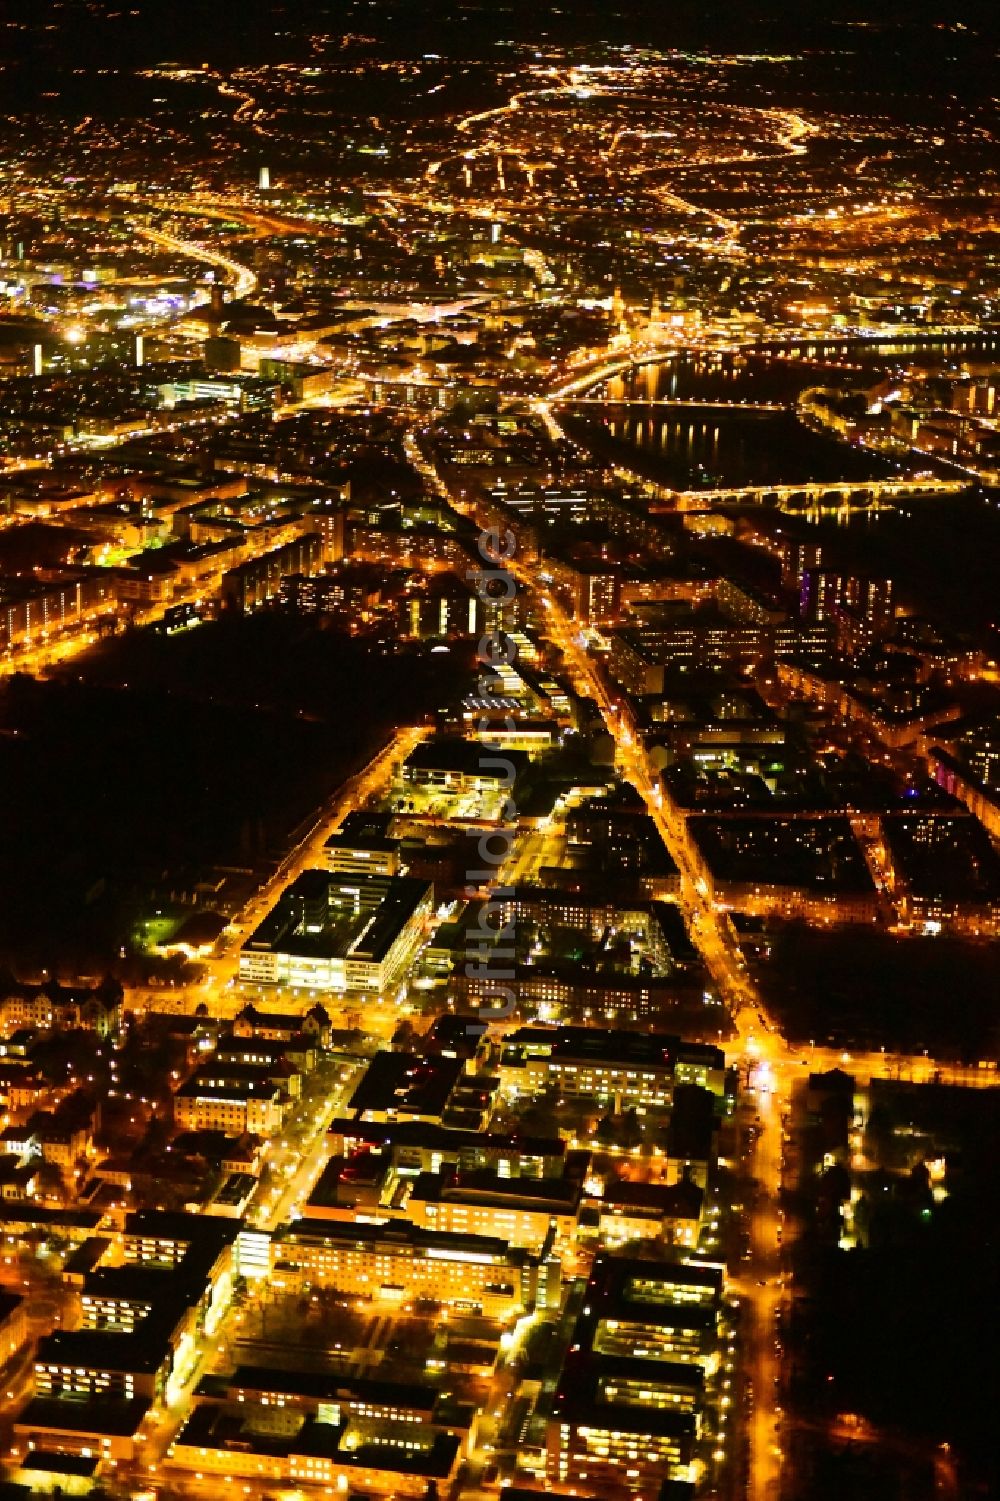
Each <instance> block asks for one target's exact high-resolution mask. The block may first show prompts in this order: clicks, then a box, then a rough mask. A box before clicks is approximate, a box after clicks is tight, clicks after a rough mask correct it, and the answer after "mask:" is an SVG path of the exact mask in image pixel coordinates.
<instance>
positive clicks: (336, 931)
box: [240, 870, 434, 993]
mask: <svg viewBox="0 0 1000 1501" xmlns="http://www.w3.org/2000/svg"><path fill="white" fill-rule="evenodd" d="M433 907H434V887H433V886H432V885H431V884H430V883H429V882H427V881H420V880H417V879H416V878H414V877H411V876H393V877H381V876H374V875H369V876H365V875H354V876H350V877H346V876H336V875H332V874H328V873H327V872H326V871H322V870H306V871H303V873H302V874H301V875H300V876H299V877H298V879H297V880H295V881H293V882H292V884H291V886H289V887H288V889H287V891H285V892H284V893H283V894H282V896H281V897H279V899H278V901H277V903H276V904H275V906H274V907H273V908H272V909H271V911H270V912H269V913H268V915H267V917H265V919H264V921H263V922H262V923H261V924H260V926H259V927H258V928H257V929H256V931H255V932H254V933H253V934H252V935H251V937H250V938H249V939H248V940H247V942H246V944H245V945H244V947H243V950H242V952H241V953H240V981H241V982H242V983H244V984H250V985H292V986H297V987H298V986H301V987H304V988H305V989H308V990H336V991H366V992H369V993H371V992H379V993H381V992H383V991H385V990H386V989H388V988H389V986H391V985H392V984H393V983H394V982H395V981H396V980H397V979H398V978H399V976H400V974H401V973H402V971H403V969H404V968H405V967H406V965H407V964H408V963H409V962H410V960H411V959H412V957H413V954H414V953H415V951H416V948H417V946H418V944H419V943H420V940H421V937H422V936H423V932H424V928H425V925H426V923H427V921H428V919H429V918H430V916H431V913H432V911H433Z"/></svg>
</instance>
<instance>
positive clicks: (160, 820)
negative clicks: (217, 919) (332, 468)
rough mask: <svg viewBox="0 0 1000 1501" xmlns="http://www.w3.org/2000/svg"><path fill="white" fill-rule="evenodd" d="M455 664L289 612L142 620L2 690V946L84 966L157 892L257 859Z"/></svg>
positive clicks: (443, 682)
mask: <svg viewBox="0 0 1000 1501" xmlns="http://www.w3.org/2000/svg"><path fill="white" fill-rule="evenodd" d="M463 681H464V678H463V673H462V669H461V665H460V663H459V661H458V659H457V657H456V655H455V654H452V655H448V656H445V655H440V656H417V655H409V654H400V655H398V656H396V657H389V656H385V655H382V654H381V652H380V651H379V649H378V648H377V647H375V646H372V645H370V644H366V643H362V642H360V641H356V640H351V639H349V638H346V637H342V636H338V635H335V634H333V633H332V632H328V631H324V630H321V629H319V628H317V627H316V626H315V625H312V624H309V623H303V622H301V621H295V620H291V619H288V618H285V617H283V616H278V615H267V616H258V617H255V618H252V619H247V620H242V619H241V620H232V621H222V622H218V623H216V624H212V625H206V626H202V627H200V628H198V629H196V630H193V631H189V632H187V633H185V634H182V635H179V636H174V637H165V636H158V635H154V634H153V633H151V632H142V633H137V634H135V635H132V636H129V637H124V638H121V639H119V640H116V641H113V642H110V643H108V644H107V645H105V646H103V647H101V648H99V649H98V650H96V651H94V652H93V653H91V654H90V656H89V657H88V658H87V659H85V660H81V661H78V662H77V663H75V664H74V670H73V676H72V677H70V676H69V675H68V674H67V675H65V676H64V677H63V678H62V679H61V680H59V681H51V682H35V681H32V680H29V679H23V678H15V679H14V680H12V681H11V682H10V683H9V684H8V685H7V686H6V687H5V689H4V690H3V692H2V694H0V731H2V733H0V785H3V786H4V787H5V788H7V789H12V788H16V789H17V792H16V795H12V794H11V793H10V792H9V791H8V794H7V796H6V797H5V799H4V802H5V809H4V816H3V846H4V854H5V859H4V861H3V862H2V865H0V962H2V963H7V964H10V965H11V966H12V967H13V968H14V969H15V970H16V971H17V972H19V973H23V974H24V975H25V976H30V975H32V974H34V973H35V972H37V971H38V970H39V969H40V968H42V967H46V968H48V969H49V970H51V971H56V972H60V973H65V974H66V975H67V976H70V975H73V974H76V973H91V972H94V971H96V970H101V969H105V968H107V967H108V966H109V965H110V964H111V963H112V962H113V961H116V960H117V959H119V958H120V957H121V955H120V950H121V947H122V945H123V944H125V943H127V940H128V935H129V933H130V931H131V926H132V923H133V921H134V920H135V917H136V916H137V915H138V913H139V912H140V911H141V910H142V909H143V908H144V906H147V905H148V902H149V899H150V896H151V895H152V894H153V893H154V891H155V892H159V891H162V890H164V889H170V887H171V886H172V885H177V886H178V887H181V886H183V885H185V884H187V885H190V884H192V883H193V882H195V881H196V880H198V879H200V878H201V877H202V876H204V874H205V873H206V872H208V871H210V870H212V869H213V868H216V867H235V868H238V869H243V870H247V869H249V868H251V867H253V868H264V867H266V866H267V865H268V863H269V862H271V861H273V860H274V859H275V858H276V857H277V856H279V855H280V853H281V852H282V850H283V849H284V848H285V846H286V845H287V843H288V841H289V837H290V835H291V834H292V832H293V830H295V828H296V827H297V826H298V825H299V824H300V823H301V822H302V821H303V819H305V818H306V817H307V816H308V815H309V814H310V812H311V811H312V810H313V809H314V808H316V806H317V805H318V804H319V803H321V802H322V801H323V800H324V799H325V798H326V797H328V796H329V795H330V793H331V792H332V791H333V790H334V788H335V787H336V786H337V785H338V783H340V782H341V781H342V780H343V779H344V777H345V776H347V775H348V774H349V773H350V772H351V770H352V769H354V768H355V767H357V766H359V765H361V764H363V763H364V761H365V760H366V759H367V758H368V756H370V755H371V754H372V753H373V752H374V750H376V749H377V748H378V746H379V744H381V743H382V742H383V741H384V740H385V738H386V737H387V735H388V734H389V733H390V731H391V730H392V729H393V728H394V727H395V726H396V725H398V724H403V723H407V722H414V721H416V722H419V721H420V720H422V719H423V718H424V717H425V716H426V715H427V714H428V713H429V712H430V711H431V710H432V709H433V708H434V707H436V706H437V704H438V703H440V702H442V701H443V700H444V699H445V698H447V697H448V696H449V695H450V693H451V692H452V690H453V688H454V689H455V690H460V689H461V687H462V683H463Z"/></svg>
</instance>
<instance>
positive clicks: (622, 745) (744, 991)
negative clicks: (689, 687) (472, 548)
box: [405, 432, 793, 1501]
mask: <svg viewBox="0 0 1000 1501" xmlns="http://www.w3.org/2000/svg"><path fill="white" fill-rule="evenodd" d="M405 449H406V454H407V457H408V458H409V460H410V462H411V464H413V466H414V467H415V468H416V469H417V471H418V473H420V475H421V476H422V477H423V479H424V480H425V481H426V482H427V484H428V485H429V486H430V487H431V489H432V490H433V491H434V492H435V493H436V494H438V495H440V496H441V497H442V498H443V499H447V500H448V502H449V503H450V504H451V505H452V506H453V507H454V509H456V510H458V511H460V512H463V513H464V514H466V515H470V516H472V517H473V518H474V516H475V510H474V507H473V506H472V505H470V504H469V503H468V502H467V501H465V500H463V499H462V498H461V497H458V496H455V495H454V494H453V493H452V492H451V489H450V487H449V486H448V485H447V484H446V482H445V481H444V479H443V478H442V477H441V475H440V473H439V472H438V470H437V468H436V467H435V465H434V464H432V463H431V461H430V460H429V459H428V458H427V456H426V455H425V454H424V453H423V451H422V450H421V448H420V444H419V442H418V440H417V437H416V434H415V433H414V432H411V433H410V434H409V435H408V437H407V439H406V442H405ZM506 566H507V567H509V568H510V571H511V573H512V575H513V576H514V578H515V579H516V581H517V583H518V584H519V586H520V587H521V589H523V591H524V592H525V593H526V594H529V595H531V596H532V597H533V598H534V599H535V600H536V601H537V602H538V603H539V604H540V606H541V609H542V611H543V612H544V618H545V629H544V634H545V635H546V636H547V637H548V639H549V640H550V641H551V642H552V643H553V645H555V646H556V647H557V648H558V649H559V650H560V651H561V652H562V654H563V658H564V661H565V663H566V666H567V669H568V672H569V675H570V677H571V679H572V680H573V684H574V687H575V688H576V690H577V691H578V692H579V693H580V694H582V695H583V696H586V697H589V698H591V699H593V700H594V702H595V703H596V704H597V705H598V707H599V709H600V711H601V715H602V717H603V719H604V722H605V725H606V726H607V729H608V731H609V732H610V734H611V735H612V737H613V738H614V741H615V745H616V747H617V763H618V765H619V767H620V769H621V770H622V772H623V773H624V775H625V776H626V777H627V779H628V780H629V781H630V782H631V783H632V785H633V786H634V787H635V788H636V790H637V791H638V792H639V794H640V796H641V797H642V799H643V801H644V802H645V804H646V807H647V809H648V812H649V815H650V817H651V818H652V819H653V822H654V823H655V825H656V827H657V829H658V830H659V833H660V836H661V838H662V839H663V842H664V844H665V845H666V848H667V850H668V852H669V853H670V855H671V857H672V858H673V860H674V861H675V863H676V865H677V867H678V869H679V871H680V873H681V879H682V883H683V886H682V889H683V894H684V900H685V905H686V907H687V910H688V911H689V912H690V913H691V930H692V938H693V941H694V942H695V944H696V945H697V947H698V949H699V950H700V952H701V954H702V957H703V959H704V961H705V964H706V966H707V968H708V970H709V973H710V974H711V976H712V980H713V982H714V983H715V985H716V987H717V988H718V991H719V994H720V995H721V996H722V998H723V1000H724V1001H725V1002H726V1004H727V1005H728V1007H729V1010H730V1012H731V1014H732V1018H733V1024H734V1027H735V1029H736V1033H737V1038H738V1044H737V1047H736V1053H737V1056H738V1057H739V1058H740V1059H741V1060H746V1061H747V1063H748V1064H749V1066H751V1067H752V1068H753V1070H754V1077H755V1080H756V1081H757V1085H758V1096H759V1111H758V1113H759V1116H760V1123H761V1124H760V1130H759V1134H758V1138H757V1147H756V1167H757V1173H756V1176H757V1177H758V1178H759V1180H760V1183H761V1189H760V1191H759V1194H758V1196H757V1199H756V1202H755V1204H754V1207H753V1213H752V1224H751V1245H752V1258H753V1259H752V1261H751V1264H750V1272H751V1275H750V1276H748V1277H747V1278H745V1279H744V1281H743V1282H742V1283H741V1286H740V1291H741V1293H742V1295H743V1300H744V1308H745V1317H746V1321H747V1325H748V1328H749V1334H750V1339H749V1341H748V1351H747V1356H748V1359H747V1365H748V1369H749V1372H750V1379H751V1381H752V1387H753V1395H754V1409H753V1419H752V1422H751V1426H750V1454H751V1464H750V1483H749V1494H750V1496H751V1497H752V1498H753V1501H774V1498H775V1497H776V1496H777V1495H778V1494H779V1493H780V1482H781V1457H782V1456H781V1447H780V1439H779V1434H778V1432H777V1427H776V1425H777V1424H778V1422H779V1414H778V1410H777V1409H778V1402H777V1395H776V1394H777V1391H778V1386H777V1380H776V1378H777V1376H778V1374H779V1361H778V1356H777V1354H776V1351H775V1342H774V1333H773V1331H774V1314H775V1308H776V1307H777V1305H778V1303H779V1302H780V1299H781V1296H782V1273H781V1268H780V1209H779V1207H778V1199H779V1193H780V1186H781V1155H782V1154H781V1132H782V1120H781V1118H782V1116H783V1115H784V1114H786V1113H787V1111H788V1107H789V1101H790V1089H791V1079H792V1077H793V1072H792V1066H791V1065H792V1063H793V1060H792V1057H791V1053H790V1050H789V1048H788V1045H787V1043H786V1042H785V1040H784V1038H783V1037H782V1036H781V1034H780V1032H779V1031H778V1029H777V1027H776V1025H775V1024H774V1022H773V1020H772V1019H771V1018H770V1017H769V1016H768V1015H767V1013H766V1011H765V1008H764V1005H763V1002H762V1000H761V997H760V995H759V994H758V992H757V990H756V988H755V986H754V985H753V983H752V981H751V980H750V978H749V976H748V974H747V971H746V965H745V962H744V960H743V956H742V954H741V953H740V951H739V948H738V946H737V945H736V942H735V940H734V938H733V936H732V930H731V928H730V927H729V925H728V923H727V922H726V920H725V918H724V917H723V915H722V914H720V913H719V912H717V911H716V909H715V907H714V905H713V903H712V900H711V898H710V895H709V891H708V887H707V885H706V883H705V881H704V879H703V878H702V877H701V876H700V875H699V873H698V869H697V862H696V858H695V851H694V848H693V846H692V843H691V840H690V836H689V834H688V831H687V826H686V823H685V820H684V818H683V816H682V814H681V813H680V811H679V810H678V809H677V808H675V807H673V806H672V805H671V804H670V802H669V801H668V800H667V799H666V798H665V797H664V796H663V793H662V791H661V789H660V788H659V787H658V786H656V785H655V784H654V781H653V778H652V776H651V773H650V770H649V766H648V763H647V762H646V758H645V756H644V755H643V753H642V750H641V747H640V744H639V742H638V741H637V739H636V737H635V736H634V734H633V733H632V730H631V729H630V727H629V725H628V724H627V723H626V721H625V717H624V715H623V714H622V712H621V711H620V708H619V706H618V705H617V704H616V703H615V702H614V701H613V700H612V698H611V696H610V695H609V693H608V690H607V687H606V685H605V682H604V680H603V678H602V676H601V674H600V672H599V671H598V668H597V665H596V663H595V662H594V661H593V659H592V658H591V657H590V656H588V654H587V652H586V650H585V647H584V645H583V643H582V642H581V639H580V636H579V632H578V630H577V629H576V627H575V626H574V624H573V622H572V621H571V620H570V619H569V617H568V616H567V615H566V613H565V611H564V610H563V609H562V607H561V605H560V604H559V602H558V600H557V599H556V598H555V597H554V595H553V594H552V593H551V592H550V591H549V590H548V589H547V588H546V586H545V584H544V583H543V582H542V581H541V580H540V579H539V577H538V574H537V572H536V571H532V570H531V569H530V568H528V567H526V566H525V565H523V564H521V563H520V562H518V560H517V559H516V558H514V559H511V560H508V561H507V564H506Z"/></svg>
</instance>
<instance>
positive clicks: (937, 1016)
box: [757, 924, 1000, 1062]
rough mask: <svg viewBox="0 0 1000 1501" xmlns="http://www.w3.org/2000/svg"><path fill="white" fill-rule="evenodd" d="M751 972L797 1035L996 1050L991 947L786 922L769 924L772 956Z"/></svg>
mask: <svg viewBox="0 0 1000 1501" xmlns="http://www.w3.org/2000/svg"><path fill="white" fill-rule="evenodd" d="M757 973H758V977H759V979H760V983H761V986H762V989H763V992H764V995H765V997H766V998H767V1002H768V1004H769V1005H770V1006H772V1007H773V1008H774V1010H775V1012H776V1013H777V1015H778V1017H779V1019H780V1023H781V1027H782V1030H783V1031H785V1033H786V1035H787V1036H788V1037H789V1038H791V1039H795V1040H797V1041H799V1042H808V1041H809V1040H810V1039H811V1040H813V1041H814V1042H816V1043H817V1044H822V1043H826V1042H827V1041H830V1042H832V1044H833V1045H834V1046H837V1047H840V1046H844V1047H851V1046H857V1047H862V1046H865V1047H875V1048H877V1047H879V1046H880V1045H881V1044H883V1043H884V1044H885V1046H886V1048H887V1050H889V1051H890V1052H892V1051H900V1052H906V1053H913V1052H921V1051H923V1049H924V1048H927V1049H928V1051H929V1052H930V1053H931V1054H932V1055H934V1056H936V1057H939V1058H942V1059H945V1058H953V1059H960V1060H963V1061H969V1062H974V1061H978V1059H980V1058H984V1057H995V1056H996V1053H997V1045H998V1042H1000V1007H998V1005H997V1002H998V999H1000V977H998V973H997V963H996V945H995V944H990V943H986V942H981V943H980V942H976V941H973V940H971V939H969V940H965V939H960V938H947V937H944V936H941V937H927V938H924V937H911V938H899V937H895V936H893V935H892V934H887V933H878V932H856V933H855V932H851V931H850V930H848V929H846V928H840V929H838V930H837V931H836V932H835V933H821V932H817V931H815V930H811V929H808V928H805V927H800V926H798V925H793V924H789V925H788V926H786V927H784V928H780V927H777V926H776V927H775V931H774V942H773V948H772V954H771V958H770V960H769V961H768V962H767V963H765V964H762V965H760V967H759V968H758V971H757Z"/></svg>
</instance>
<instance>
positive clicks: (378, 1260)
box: [271, 1219, 560, 1318]
mask: <svg viewBox="0 0 1000 1501" xmlns="http://www.w3.org/2000/svg"><path fill="white" fill-rule="evenodd" d="M271 1255H272V1278H273V1280H274V1282H275V1284H276V1285H278V1286H280V1285H282V1284H285V1285H288V1286H304V1285H306V1284H311V1285H313V1286H315V1287H326V1288H331V1289H332V1290H333V1291H334V1292H343V1293H351V1294H354V1295H355V1296H357V1297H368V1298H372V1299H379V1300H382V1301H384V1302H386V1303H389V1304H394V1303H395V1304H399V1303H406V1302H412V1301H414V1300H415V1299H422V1298H426V1299H431V1300H433V1301H435V1302H438V1303H444V1304H445V1305H447V1306H450V1307H459V1306H460V1307H469V1308H476V1309H481V1310H482V1312H483V1313H484V1314H486V1315H487V1316H489V1317H494V1318H507V1317H511V1316H515V1315H517V1314H519V1313H521V1312H523V1311H525V1310H526V1309H532V1308H553V1307H557V1306H558V1303H559V1288H560V1270H559V1263H558V1261H557V1260H556V1259H555V1258H554V1257H552V1256H551V1254H550V1250H549V1247H548V1246H547V1245H546V1246H543V1247H542V1250H541V1252H540V1253H539V1254H537V1255H536V1254H534V1253H532V1252H531V1251H527V1250H521V1249H518V1248H516V1247H514V1246H511V1245H510V1243H509V1242H507V1241H504V1240H499V1239H497V1238H496V1237H488V1236H483V1235H457V1234H448V1233H446V1232H441V1231H437V1230H425V1229H421V1228H418V1227H417V1226H415V1225H410V1224H406V1223H403V1222H401V1221H398V1220H394V1221H393V1222H392V1223H391V1224H382V1225H373V1224H335V1223H327V1222H325V1221H324V1222H322V1223H318V1222H315V1221H311V1220H306V1219H302V1220H297V1221H295V1222H294V1223H293V1224H291V1225H287V1226H286V1227H285V1228H284V1229H283V1230H281V1231H280V1232H279V1233H278V1234H277V1235H276V1236H275V1238H274V1240H273V1241H272V1250H271Z"/></svg>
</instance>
